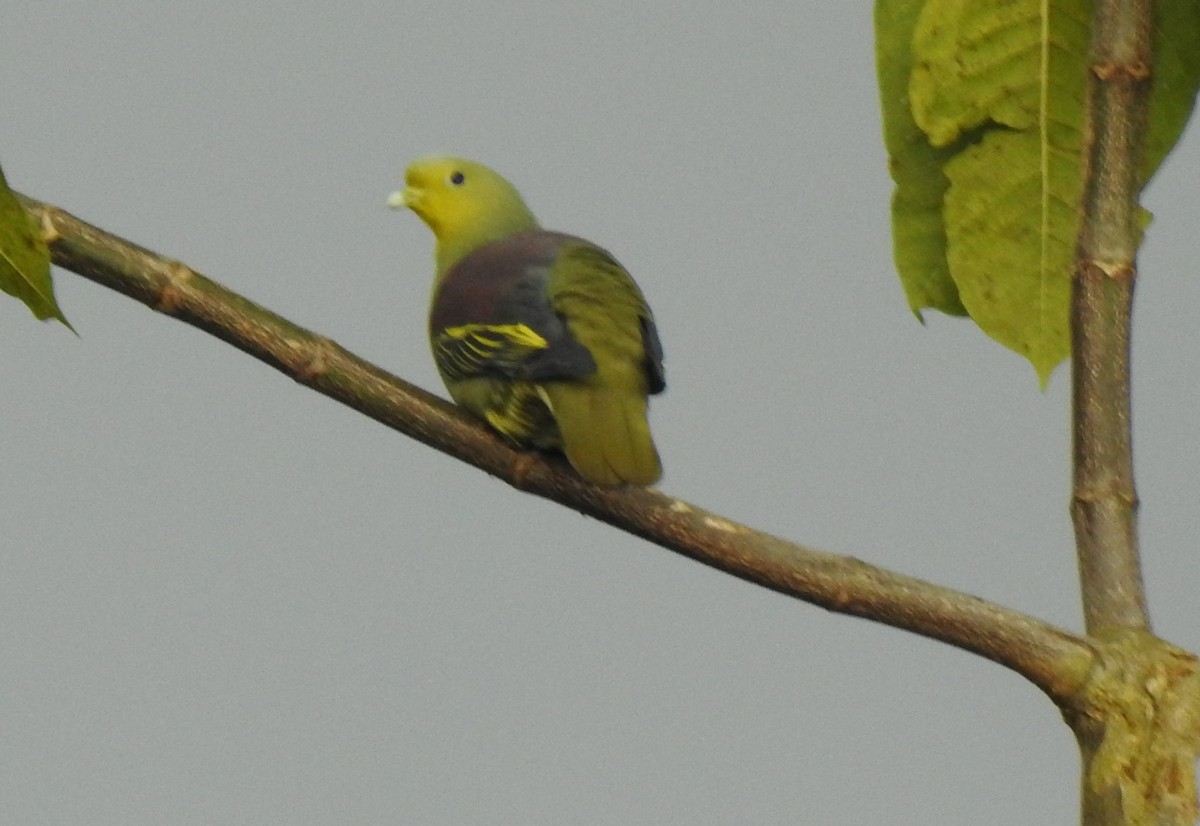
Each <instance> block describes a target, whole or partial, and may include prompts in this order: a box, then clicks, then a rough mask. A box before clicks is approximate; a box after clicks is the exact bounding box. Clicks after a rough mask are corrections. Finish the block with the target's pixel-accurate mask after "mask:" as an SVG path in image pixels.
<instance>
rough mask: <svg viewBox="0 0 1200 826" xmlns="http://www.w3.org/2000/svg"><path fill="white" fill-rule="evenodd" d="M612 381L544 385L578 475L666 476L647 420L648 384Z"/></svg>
mask: <svg viewBox="0 0 1200 826" xmlns="http://www.w3.org/2000/svg"><path fill="white" fill-rule="evenodd" d="M634 385H635V386H631V387H627V388H626V387H614V386H612V385H611V384H609V383H608V382H600V381H595V380H594V379H593V380H592V381H582V382H580V381H571V382H547V383H546V384H545V385H544V386H543V388H542V389H543V392H544V393H545V396H546V399H547V401H548V402H549V403H550V409H551V412H552V413H553V414H554V419H555V421H556V422H557V423H558V429H559V432H560V433H561V434H562V449H563V453H565V454H566V455H567V460H568V461H569V462H570V463H571V465H572V467H574V468H575V470H577V471H579V475H580V476H582V477H583V478H584V479H587V480H588V481H589V482H592V483H593V484H597V485H621V484H630V485H652V484H654V483H655V482H657V481H658V480H659V477H661V476H662V465H661V464H660V463H659V460H658V450H657V449H656V448H655V447H654V441H653V440H652V439H651V438H650V424H649V422H647V421H646V394H645V389H644V388H640V387H637V386H636V383H634Z"/></svg>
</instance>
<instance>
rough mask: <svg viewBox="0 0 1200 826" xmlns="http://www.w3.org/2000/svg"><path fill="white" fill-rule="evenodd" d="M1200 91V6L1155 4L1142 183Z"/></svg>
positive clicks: (1178, 0)
mask: <svg viewBox="0 0 1200 826" xmlns="http://www.w3.org/2000/svg"><path fill="white" fill-rule="evenodd" d="M1197 90H1200V2H1197V0H1157V2H1156V3H1155V4H1154V86H1153V88H1152V89H1151V91H1150V112H1149V122H1148V123H1147V124H1146V143H1145V146H1144V148H1143V154H1142V185H1143V186H1144V185H1145V184H1146V182H1147V181H1149V180H1150V178H1151V177H1152V176H1153V175H1154V173H1155V172H1156V171H1158V167H1159V165H1160V164H1162V162H1163V159H1164V158H1166V156H1167V153H1168V152H1170V151H1171V149H1172V148H1173V147H1174V146H1175V144H1176V143H1177V142H1178V141H1179V136H1180V135H1181V134H1182V133H1183V128H1184V126H1186V125H1187V122H1188V118H1189V117H1190V116H1191V114H1192V112H1193V111H1194V109H1195V106H1196V92H1197Z"/></svg>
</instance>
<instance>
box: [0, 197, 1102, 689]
mask: <svg viewBox="0 0 1200 826" xmlns="http://www.w3.org/2000/svg"><path fill="white" fill-rule="evenodd" d="M18 197H19V198H20V199H21V202H22V204H23V205H24V206H25V208H26V209H28V210H29V211H30V213H31V214H32V215H33V216H34V217H35V218H36V219H37V220H38V221H39V222H40V224H41V226H42V228H43V234H44V236H45V237H46V241H47V243H48V244H49V247H50V251H51V255H52V257H53V261H54V263H55V264H57V265H58V266H60V267H64V268H66V269H69V270H73V271H74V272H77V273H79V274H80V275H83V276H84V277H86V278H89V279H91V280H93V281H96V282H97V283H100V284H103V285H104V286H106V287H109V288H111V289H113V290H116V291H117V292H120V293H124V294H125V295H128V296H130V297H131V298H134V299H136V300H138V301H140V302H142V303H143V304H146V305H148V306H150V307H152V308H153V309H155V310H158V311H159V312H162V313H165V314H167V315H171V316H174V317H176V318H178V319H180V320H181V321H185V322H187V323H188V324H192V325H194V326H196V327H199V328H200V329H202V330H204V331H206V332H208V333H211V334H212V335H214V336H216V337H217V338H220V339H222V340H224V341H226V342H228V343H230V344H232V345H233V346H235V347H237V348H238V349H240V350H243V351H245V352H246V353H249V354H250V355H252V356H254V357H255V358H257V359H259V360H261V361H263V362H266V363H267V364H269V365H270V366H272V367H274V368H275V369H277V370H279V371H281V372H283V373H285V374H287V375H289V376H291V377H292V378H294V379H295V380H296V381H298V382H300V383H301V384H305V385H308V386H309V387H312V388H313V389H314V390H317V391H318V392H320V393H323V394H325V395H326V396H329V397H331V398H333V399H335V400H337V401H339V402H341V403H343V404H345V405H348V406H349V407H352V408H354V409H355V410H358V411H360V412H362V413H364V414H366V415H367V416H370V417H372V418H374V419H376V420H378V421H380V422H382V423H383V424H385V425H387V426H388V427H391V428H393V429H395V430H398V431H400V432H401V433H404V434H405V435H408V436H411V437H412V438H414V439H418V440H420V441H422V442H424V443H426V444H428V445H430V446H432V447H434V448H436V449H438V450H440V451H442V452H444V453H447V454H449V455H451V456H454V457H456V458H458V459H461V460H462V461H464V462H468V463H470V464H472V465H475V466H476V467H479V468H481V469H483V470H485V471H487V472H488V473H490V474H492V475H494V476H498V477H500V478H502V479H504V480H505V481H507V482H508V483H509V484H511V485H512V486H513V487H515V488H518V489H520V490H524V491H528V492H530V493H534V494H537V495H538V496H542V497H545V498H546V499H550V500H553V501H555V502H559V503H561V504H563V505H567V506H568V507H572V508H575V509H576V510H578V511H580V512H582V513H585V514H588V515H590V516H594V517H596V518H597V519H600V520H602V521H604V522H607V523H609V524H610V525H614V526H616V527H617V528H620V529H621V530H624V531H627V532H629V533H631V534H634V535H637V536H640V537H643V538H645V539H648V540H650V541H651V542H654V543H657V544H658V545H661V546H662V547H664V548H667V549H669V550H672V551H675V552H676V553H680V554H682V555H684V556H687V557H690V558H692V559H694V560H696V561H698V562H701V563H703V564H705V565H710V566H712V567H714V568H717V569H719V570H722V571H725V572H727V573H730V574H733V575H734V576H737V577H740V578H742V579H745V580H748V581H750V582H753V583H756V584H758V585H762V586H764V587H766V588H770V589H772V590H775V591H778V592H780V593H783V594H787V595H789V596H793V597H796V598H798V599H801V600H804V601H806V602H811V603H813V604H815V605H819V606H822V607H824V608H827V609H829V610H831V611H836V612H839V613H843V614H851V615H854V616H859V617H864V618H866V619H870V620H874V621H876V622H881V623H885V624H887V625H891V626H894V627H896V628H900V629H904V630H907V631H912V632H914V633H917V634H922V635H924V636H927V637H931V638H933V639H937V640H941V641H943V642H947V643H950V644H951V645H955V646H958V647H959V648H963V649H965V650H967V651H971V652H974V653H976V654H979V655H980V656H983V657H986V658H988V659H990V660H992V661H994V662H997V663H999V664H1001V665H1004V666H1006V667H1008V668H1010V669H1012V670H1014V671H1016V672H1018V673H1020V674H1022V675H1023V676H1025V677H1026V678H1028V679H1029V680H1030V681H1031V682H1033V683H1034V684H1035V685H1037V686H1038V687H1039V688H1041V689H1042V690H1043V691H1044V692H1046V694H1047V695H1049V696H1050V698H1051V699H1053V700H1054V701H1055V702H1056V703H1058V704H1059V705H1060V706H1062V707H1064V708H1065V707H1069V706H1071V705H1072V701H1073V698H1074V697H1075V696H1076V694H1077V692H1078V691H1080V690H1081V688H1082V686H1083V685H1084V683H1085V682H1086V680H1087V679H1088V677H1089V675H1090V673H1091V668H1092V666H1093V664H1094V661H1095V654H1094V649H1093V646H1092V645H1091V643H1090V642H1089V641H1088V640H1086V639H1084V638H1081V637H1079V636H1077V635H1074V634H1071V633H1069V632H1067V631H1064V630H1061V629H1058V628H1055V627H1054V626H1052V625H1049V624H1047V623H1045V622H1042V621H1041V620H1038V619H1035V618H1033V617H1030V616H1027V615H1024V614H1021V613H1019V612H1016V611H1012V610H1010V609H1007V608H1004V607H1002V606H999V605H996V604H993V603H990V602H986V601H984V600H981V599H978V598H977V597H973V596H970V595H968V594H963V593H960V592H957V591H953V590H950V589H948V588H942V587H939V586H936V585H932V584H930V583H927V582H923V581H921V580H918V579H913V578H911V577H906V576H902V575H900V574H896V573H891V572H889V571H885V570H882V569H880V568H876V567H873V566H871V565H868V564H866V563H864V562H861V561H859V560H857V559H853V558H850V557H842V556H834V555H831V554H826V553H821V552H818V551H814V550H811V549H808V548H805V547H803V546H800V545H796V544H793V543H790V542H787V541H784V540H782V539H779V538H777V537H774V536H771V535H769V534H766V533H762V532H759V531H755V530H752V529H750V528H748V527H746V526H744V525H740V524H737V523H735V522H731V521H729V520H727V519H724V518H722V517H720V516H717V515H715V514H712V513H709V512H708V511H705V510H702V509H701V508H698V507H696V506H694V505H690V504H688V503H686V502H683V501H681V500H679V499H675V498H673V497H671V496H668V495H666V494H663V493H660V492H658V491H656V490H648V489H641V488H623V489H611V488H598V487H594V486H592V485H589V484H587V483H585V482H584V481H582V480H581V479H580V478H579V477H578V476H576V475H575V474H574V472H572V471H571V470H570V469H569V467H568V466H567V465H566V464H565V463H564V462H561V461H557V460H555V459H554V458H553V457H544V456H541V455H537V454H532V453H525V452H521V451H518V450H514V449H513V448H511V447H509V446H508V445H507V444H505V443H504V442H502V441H501V440H500V439H498V438H496V437H495V436H494V435H492V434H491V433H490V432H489V431H488V430H487V429H486V428H484V427H483V426H482V425H481V424H478V423H477V422H475V421H474V420H473V419H470V418H468V417H467V416H466V415H465V414H463V413H462V412H460V411H459V410H457V409H456V408H455V407H453V406H452V405H450V404H448V403H446V402H444V401H442V400H441V399H439V398H437V397H435V396H433V395H431V394H429V393H427V392H425V391H423V390H421V389H419V388H417V387H414V386H413V385H411V384H408V383H407V382H405V381H403V380H402V379H399V378H397V377H395V376H393V375H391V374H389V373H387V372H385V371H384V370H381V369H380V368H378V367H375V366H374V365H372V364H369V363H368V362H366V361H363V360H362V359H360V358H358V357H357V356H355V355H353V354H352V353H349V352H347V351H346V350H344V349H343V348H342V347H340V346H339V345H337V344H336V343H334V342H333V341H331V340H329V339H327V338H323V337H321V336H317V335H314V334H313V333H311V332H309V331H307V330H304V329H302V328H301V327H298V326H296V325H295V324H292V323H291V322H289V321H287V320H285V319H283V318H280V317H279V316H276V315H274V314H272V313H271V312H269V311H268V310H266V309H264V308H262V307H259V306H258V305H256V304H254V303H253V302H251V301H248V300H247V299H245V298H243V297H241V296H239V295H237V294H236V293H233V292H231V291H229V290H227V289H225V288H224V287H222V286H220V285H219V284H217V283H215V282H213V281H211V280H209V279H207V278H205V277H203V276H202V275H200V274H199V273H197V272H195V271H193V270H191V269H190V268H188V267H186V266H184V265H183V264H181V263H179V262H176V261H172V260H169V259H165V258H163V257H161V256H159V255H156V254H155V253H152V252H150V251H148V250H145V249H143V248H141V247H138V246H136V245H134V244H131V243H129V242H128V241H124V240H122V239H120V238H118V237H116V236H114V235H111V234H109V233H107V232H104V231H103V230H101V229H98V228H96V227H94V226H91V225H89V224H87V223H84V222H83V221H80V220H79V219H77V218H75V217H74V216H71V215H69V214H68V213H66V212H63V211H62V210H59V209H57V208H55V207H53V206H50V205H47V204H42V203H39V202H37V201H34V200H32V199H29V198H25V197H24V196H18Z"/></svg>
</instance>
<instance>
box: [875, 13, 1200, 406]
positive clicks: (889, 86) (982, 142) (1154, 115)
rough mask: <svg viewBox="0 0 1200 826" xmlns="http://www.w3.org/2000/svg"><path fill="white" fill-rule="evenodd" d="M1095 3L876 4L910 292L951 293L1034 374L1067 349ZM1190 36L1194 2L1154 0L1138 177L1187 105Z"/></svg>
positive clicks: (916, 300)
mask: <svg viewBox="0 0 1200 826" xmlns="http://www.w3.org/2000/svg"><path fill="white" fill-rule="evenodd" d="M1091 17H1092V3H1091V2H1090V0H877V3H876V7H875V27H876V52H877V60H878V64H879V65H878V71H879V85H880V94H881V98H882V104H883V107H882V108H883V115H884V139H885V143H886V145H887V148H888V153H889V164H890V168H891V172H892V177H893V178H894V179H895V181H896V192H895V195H894V197H893V200H892V225H893V241H894V244H895V250H896V252H895V257H896V266H897V270H898V271H899V274H900V278H901V281H902V282H903V283H904V286H905V293H906V295H907V296H908V299H909V305H910V307H912V308H913V309H914V310H918V311H919V309H920V308H921V307H923V306H933V307H938V308H939V309H946V308H945V307H944V306H941V305H939V304H938V300H939V299H938V298H935V297H933V296H941V297H943V299H944V297H945V296H947V295H951V294H953V295H954V296H956V298H957V299H958V300H960V301H961V306H962V307H965V309H966V311H967V313H969V314H970V316H971V318H972V319H973V320H974V321H975V322H976V323H977V324H979V326H980V328H981V329H983V331H984V332H986V333H987V334H988V335H990V336H992V337H993V338H995V339H997V340H998V341H1000V342H1001V343H1003V344H1004V345H1006V346H1007V347H1010V348H1012V349H1013V350H1015V351H1016V352H1018V353H1020V354H1022V355H1023V356H1025V357H1026V358H1027V359H1029V361H1030V362H1031V363H1032V365H1033V366H1034V368H1035V369H1036V371H1037V373H1038V375H1039V377H1040V378H1041V380H1042V382H1043V383H1044V382H1045V381H1046V380H1047V379H1048V377H1049V375H1050V373H1051V372H1052V371H1053V370H1054V368H1055V366H1056V365H1057V364H1059V363H1060V362H1061V361H1062V360H1063V359H1064V358H1065V357H1066V356H1067V355H1068V354H1069V352H1070V335H1069V324H1068V317H1069V310H1070V272H1071V266H1072V262H1073V257H1074V248H1075V240H1076V237H1077V235H1078V229H1079V226H1078V222H1079V217H1078V216H1079V204H1080V199H1081V197H1082V192H1083V179H1082V151H1083V137H1082V133H1083V128H1084V104H1083V101H1084V100H1085V97H1086V94H1087V77H1088V75H1087V72H1088V50H1089V46H1090V37H1091V32H1090V27H1091ZM1197 43H1200V3H1198V2H1197V1H1196V0H1159V2H1158V3H1157V4H1156V33H1155V60H1156V65H1155V68H1154V85H1153V91H1152V94H1151V98H1150V109H1149V121H1148V124H1147V135H1146V142H1145V152H1144V158H1143V165H1142V169H1143V174H1144V179H1149V177H1150V175H1152V174H1153V171H1154V170H1155V169H1157V168H1158V166H1159V164H1161V162H1162V160H1163V158H1164V157H1165V156H1166V154H1167V152H1169V151H1170V148H1171V147H1172V146H1173V145H1174V144H1175V142H1176V141H1177V140H1178V138H1179V135H1180V133H1181V132H1182V130H1183V127H1184V125H1185V124H1186V122H1187V119H1188V116H1189V115H1190V113H1191V111H1192V110H1193V107H1194V103H1195V97H1196V91H1197V88H1198V87H1200V48H1197V46H1196V44H1197ZM1143 217H1145V216H1143ZM946 282H950V283H949V285H947V283H946ZM931 285H933V286H931ZM947 311H948V312H951V311H952V310H947Z"/></svg>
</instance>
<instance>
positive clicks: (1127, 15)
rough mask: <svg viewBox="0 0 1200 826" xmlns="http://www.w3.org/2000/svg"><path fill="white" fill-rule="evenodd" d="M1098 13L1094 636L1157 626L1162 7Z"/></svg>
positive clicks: (1087, 311)
mask: <svg viewBox="0 0 1200 826" xmlns="http://www.w3.org/2000/svg"><path fill="white" fill-rule="evenodd" d="M1095 9H1096V10H1095V20H1094V29H1093V34H1092V46H1091V55H1090V61H1089V62H1090V70H1091V71H1090V75H1089V83H1088V104H1089V108H1088V115H1087V126H1086V129H1087V140H1086V145H1085V165H1086V166H1085V189H1084V202H1083V221H1082V226H1081V229H1080V234H1079V242H1078V247H1077V249H1076V264H1075V278H1074V287H1073V291H1072V295H1071V338H1072V389H1073V402H1074V423H1073V424H1074V434H1073V435H1074V491H1073V495H1072V500H1071V515H1072V518H1073V520H1074V523H1075V545H1076V550H1077V552H1078V555H1079V570H1080V578H1081V584H1082V593H1083V609H1084V618H1085V621H1086V627H1087V630H1088V632H1089V633H1096V632H1098V631H1101V630H1104V629H1111V628H1137V629H1148V628H1149V625H1150V621H1149V616H1148V615H1147V611H1146V602H1145V596H1144V594H1143V589H1142V575H1141V565H1140V561H1139V558H1138V545H1137V494H1136V493H1135V490H1134V483H1133V449H1132V440H1131V437H1130V424H1131V409H1130V396H1129V384H1130V383H1129V378H1130V371H1129V330H1130V315H1131V310H1132V306H1133V286H1134V280H1135V274H1136V265H1135V260H1134V258H1135V254H1136V250H1137V245H1138V242H1139V240H1140V235H1141V233H1140V231H1139V229H1138V226H1137V214H1138V203H1137V196H1138V189H1139V183H1140V182H1139V177H1138V164H1139V161H1140V159H1141V144H1142V135H1143V133H1144V131H1145V123H1146V110H1147V99H1148V97H1149V91H1150V73H1151V65H1152V55H1151V35H1152V30H1153V11H1154V10H1153V2H1152V0H1098V2H1097V3H1096V7H1095Z"/></svg>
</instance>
